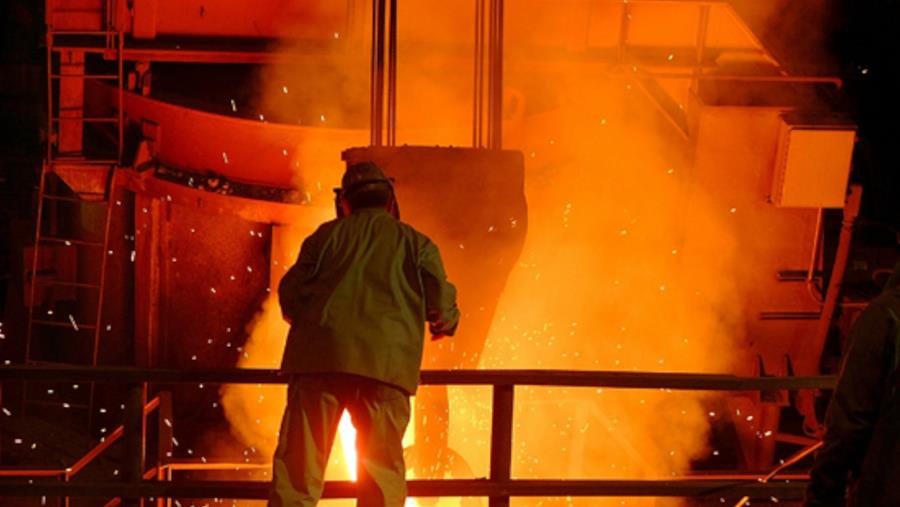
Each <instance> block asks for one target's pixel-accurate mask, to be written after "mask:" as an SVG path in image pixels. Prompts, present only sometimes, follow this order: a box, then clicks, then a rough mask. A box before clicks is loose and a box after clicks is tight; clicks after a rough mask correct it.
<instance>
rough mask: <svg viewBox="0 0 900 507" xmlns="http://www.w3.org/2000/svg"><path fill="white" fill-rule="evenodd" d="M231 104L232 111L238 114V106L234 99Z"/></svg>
mask: <svg viewBox="0 0 900 507" xmlns="http://www.w3.org/2000/svg"><path fill="white" fill-rule="evenodd" d="M230 102H231V110H232V111H233V112H235V113H236V112H237V104H236V103H235V102H234V99H231V101H230Z"/></svg>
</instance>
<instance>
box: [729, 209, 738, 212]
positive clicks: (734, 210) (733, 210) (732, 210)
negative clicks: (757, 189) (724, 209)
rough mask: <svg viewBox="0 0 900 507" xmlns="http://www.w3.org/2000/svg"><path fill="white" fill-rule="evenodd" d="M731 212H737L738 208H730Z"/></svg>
mask: <svg viewBox="0 0 900 507" xmlns="http://www.w3.org/2000/svg"><path fill="white" fill-rule="evenodd" d="M728 212H729V213H737V208H731V209H730V210H728Z"/></svg>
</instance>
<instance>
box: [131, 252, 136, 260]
mask: <svg viewBox="0 0 900 507" xmlns="http://www.w3.org/2000/svg"><path fill="white" fill-rule="evenodd" d="M136 256H137V253H136V252H135V251H134V250H132V251H131V262H134V258H135V257H136Z"/></svg>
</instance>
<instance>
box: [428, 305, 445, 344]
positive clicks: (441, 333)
mask: <svg viewBox="0 0 900 507" xmlns="http://www.w3.org/2000/svg"><path fill="white" fill-rule="evenodd" d="M440 317H441V313H440V312H439V311H437V310H431V311H429V312H428V332H429V333H431V339H432V340H440V339H441V338H443V337H445V336H447V329H446V328H445V325H444V323H443V322H442V321H441V318H440Z"/></svg>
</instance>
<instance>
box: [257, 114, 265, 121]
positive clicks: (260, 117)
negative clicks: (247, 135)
mask: <svg viewBox="0 0 900 507" xmlns="http://www.w3.org/2000/svg"><path fill="white" fill-rule="evenodd" d="M259 121H266V117H265V116H263V114H262V113H259Z"/></svg>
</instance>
